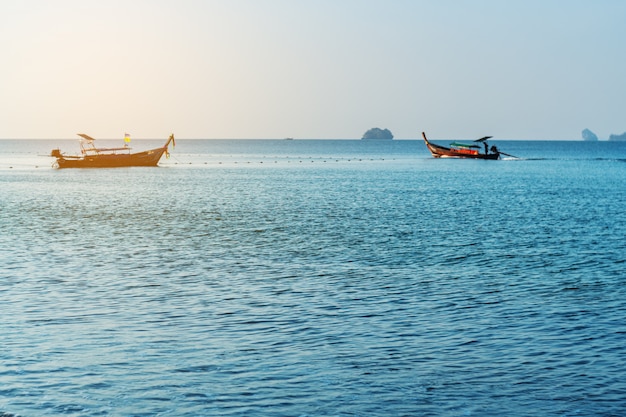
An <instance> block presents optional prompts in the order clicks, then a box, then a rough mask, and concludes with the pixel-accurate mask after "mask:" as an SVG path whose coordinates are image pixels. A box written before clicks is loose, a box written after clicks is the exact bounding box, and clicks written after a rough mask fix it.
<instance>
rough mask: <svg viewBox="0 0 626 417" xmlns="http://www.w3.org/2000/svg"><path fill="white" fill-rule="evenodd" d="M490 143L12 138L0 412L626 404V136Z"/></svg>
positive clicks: (408, 411)
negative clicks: (115, 146)
mask: <svg viewBox="0 0 626 417" xmlns="http://www.w3.org/2000/svg"><path fill="white" fill-rule="evenodd" d="M161 144H162V141H154V142H153V141H134V143H133V146H134V147H135V149H136V150H143V149H149V148H151V147H155V146H160V145H161ZM493 144H496V145H497V146H498V147H499V148H500V149H502V150H503V151H505V152H507V153H510V154H513V155H517V156H519V157H520V159H513V158H505V159H504V160H500V161H472V160H452V159H448V160H438V159H434V158H432V157H431V156H430V154H429V153H428V152H427V150H426V147H425V145H424V143H423V142H422V141H417V140H407V141H400V140H394V141H348V140H344V141H334V140H329V141H320V140H293V141H282V140H258V141H254V140H195V141H194V140H179V141H178V144H177V146H176V148H175V149H174V150H171V152H172V157H171V158H170V159H165V158H164V159H163V160H162V161H161V164H160V167H157V168H116V169H65V170H59V169H53V168H52V167H51V163H52V162H53V159H52V158H50V157H47V156H46V155H47V154H49V152H50V149H52V148H56V147H58V146H60V147H61V149H62V150H64V151H68V152H73V151H74V149H77V147H78V144H77V142H76V141H56V142H55V141H49V140H47V141H44V140H24V141H19V140H3V141H0V226H1V231H0V308H1V310H0V311H1V312H0V318H1V320H0V335H1V337H2V343H1V345H0V416H2V417H18V416H19V417H30V416H309V417H318V416H319V417H321V416H341V417H344V416H345V417H347V416H381V417H382V416H438V417H440V416H444V417H446V416H481V417H482V416H509V417H510V416H559V417H561V416H562V417H565V416H568V417H569V416H616V417H617V416H625V415H626V320H625V317H626V263H625V261H626V238H625V236H626V210H625V207H626V206H625V202H626V143H617V142H595V143H588V142H557V141H493Z"/></svg>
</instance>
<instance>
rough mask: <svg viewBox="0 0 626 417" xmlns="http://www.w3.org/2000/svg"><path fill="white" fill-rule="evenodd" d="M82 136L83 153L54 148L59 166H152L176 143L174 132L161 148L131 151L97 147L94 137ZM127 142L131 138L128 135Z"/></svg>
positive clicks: (126, 147) (129, 149)
mask: <svg viewBox="0 0 626 417" xmlns="http://www.w3.org/2000/svg"><path fill="white" fill-rule="evenodd" d="M78 136H80V137H81V141H80V149H81V155H65V154H63V153H61V151H60V150H59V149H58V148H57V149H53V150H52V152H51V153H50V156H53V157H55V158H56V159H57V160H56V162H55V164H56V166H57V167H59V168H116V167H150V166H156V165H157V164H158V163H159V160H160V159H161V157H162V156H163V154H164V153H165V154H166V155H169V153H168V147H169V145H170V143H171V144H172V146H175V145H176V142H175V140H174V134H171V135H170V137H169V138H168V139H167V142H165V145H163V146H162V147H160V148H155V149H150V150H147V151H143V152H136V153H131V148H130V147H128V146H124V147H120V148H96V147H95V146H94V143H93V142H94V140H95V139H94V138H92V137H90V136H88V135H86V134H84V133H79V134H78ZM125 140H126V142H128V141H129V140H130V138H129V136H128V135H126V138H125Z"/></svg>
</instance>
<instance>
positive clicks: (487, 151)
mask: <svg viewBox="0 0 626 417" xmlns="http://www.w3.org/2000/svg"><path fill="white" fill-rule="evenodd" d="M422 137H423V138H424V142H426V147H427V148H428V150H429V151H430V153H431V154H432V155H433V156H434V157H435V158H471V159H500V155H507V156H511V157H513V155H509V154H507V153H504V152H501V151H500V150H499V149H498V148H497V147H496V146H495V145H494V146H492V147H491V148H489V144H488V143H487V139H490V138H491V136H485V137H482V138H480V139H476V140H475V141H474V142H473V143H471V144H467V143H460V142H452V143H451V144H450V147H445V146H441V145H436V144H434V143H432V142H430V141H429V140H428V139H427V138H426V133H424V132H422ZM476 143H481V144H482V145H483V146H482V148H484V152H481V151H480V150H481V146H479V145H476ZM514 158H515V157H514Z"/></svg>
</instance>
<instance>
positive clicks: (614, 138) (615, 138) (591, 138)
mask: <svg viewBox="0 0 626 417" xmlns="http://www.w3.org/2000/svg"><path fill="white" fill-rule="evenodd" d="M582 136H583V140H584V141H587V142H595V141H597V140H598V136H597V135H596V134H595V133H593V132H592V131H591V130H589V129H584V130H583V131H582ZM609 142H626V132H624V133H622V134H621V135H615V134H611V135H610V136H609Z"/></svg>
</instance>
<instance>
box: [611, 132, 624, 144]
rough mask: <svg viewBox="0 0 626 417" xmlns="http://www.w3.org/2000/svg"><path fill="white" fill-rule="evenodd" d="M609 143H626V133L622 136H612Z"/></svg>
mask: <svg viewBox="0 0 626 417" xmlns="http://www.w3.org/2000/svg"><path fill="white" fill-rule="evenodd" d="M609 141H614V142H626V132H624V133H622V134H621V135H610V136H609Z"/></svg>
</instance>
